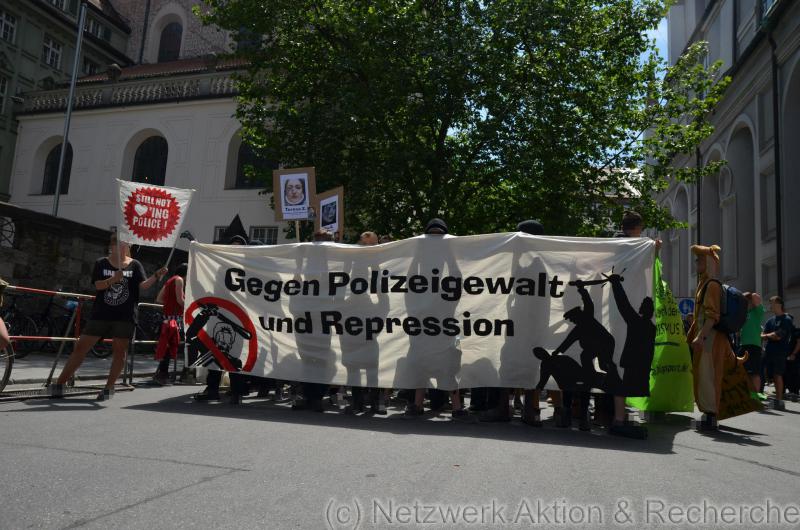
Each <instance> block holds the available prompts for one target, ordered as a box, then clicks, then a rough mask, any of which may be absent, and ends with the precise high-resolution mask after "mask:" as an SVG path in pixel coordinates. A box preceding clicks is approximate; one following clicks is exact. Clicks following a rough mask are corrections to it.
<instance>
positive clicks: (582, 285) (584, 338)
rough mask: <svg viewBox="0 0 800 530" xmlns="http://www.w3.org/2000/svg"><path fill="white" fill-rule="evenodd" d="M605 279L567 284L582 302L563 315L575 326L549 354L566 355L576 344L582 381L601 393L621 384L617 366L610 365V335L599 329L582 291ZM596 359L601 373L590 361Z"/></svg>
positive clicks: (590, 302)
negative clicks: (599, 389)
mask: <svg viewBox="0 0 800 530" xmlns="http://www.w3.org/2000/svg"><path fill="white" fill-rule="evenodd" d="M607 281H608V280H594V281H588V282H587V281H583V280H575V281H571V282H569V285H574V286H575V287H577V288H578V293H580V295H581V300H582V301H583V308H580V307H573V308H572V309H570V310H569V311H567V312H566V313H564V318H565V319H566V320H569V321H571V322H572V323H574V324H575V327H574V328H573V329H572V331H570V332H569V335H567V338H566V339H564V342H562V343H561V345H560V346H559V347H558V348H556V349H555V350H554V351H553V355H557V354H559V353H564V352H566V351H567V350H568V349H569V347H570V346H572V344H573V343H575V342H576V341H577V342H578V344H580V346H581V348H582V349H583V351H581V355H580V358H581V366H582V367H583V374H584V375H583V380H584V381H585V382H586V383H587V384H589V386H590V387H592V386H594V387H597V388H602V389H603V390H605V391H609V389H614V388H617V387H618V385H619V384H620V383H621V381H620V378H619V373H618V372H617V367H616V365H615V364H614V347H615V342H614V336H613V335H611V333H609V332H608V330H607V329H606V328H604V327H603V324H601V323H600V322H599V321H598V320H597V319H595V317H594V302H592V297H591V296H589V291H587V290H586V286H587V285H598V284H602V283H606V282H607ZM595 358H597V360H598V362H599V364H600V368H601V369H602V370H603V371H604V372H605V374H601V373H600V372H598V371H597V370H596V369H595V367H594V359H595Z"/></svg>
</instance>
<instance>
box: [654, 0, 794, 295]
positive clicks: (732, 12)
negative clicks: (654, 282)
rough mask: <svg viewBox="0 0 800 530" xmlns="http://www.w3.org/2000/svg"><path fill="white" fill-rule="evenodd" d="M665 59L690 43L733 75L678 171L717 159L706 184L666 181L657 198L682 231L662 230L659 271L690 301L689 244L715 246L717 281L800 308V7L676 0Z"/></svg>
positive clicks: (782, 0) (757, 0)
mask: <svg viewBox="0 0 800 530" xmlns="http://www.w3.org/2000/svg"><path fill="white" fill-rule="evenodd" d="M668 26H669V60H670V63H672V64H674V63H675V62H676V60H677V59H678V57H680V55H681V54H682V53H683V51H684V50H685V49H686V47H687V46H688V45H689V44H690V43H692V42H695V41H698V40H705V41H707V42H708V43H709V53H708V61H709V64H710V63H713V62H715V61H717V60H721V61H722V63H723V67H722V71H723V72H724V73H725V75H729V76H731V78H732V82H731V85H730V87H729V88H728V90H727V92H726V94H725V97H724V99H723V100H722V101H721V103H720V104H719V105H718V107H717V109H716V110H715V112H714V113H713V115H712V116H710V120H711V121H712V123H713V124H714V126H715V128H716V129H715V132H714V134H713V135H712V136H711V137H710V138H709V139H708V140H707V141H705V142H704V143H703V145H702V146H701V147H700V149H699V151H698V152H697V153H696V154H695V156H689V157H683V158H680V159H677V160H676V161H675V163H676V164H677V165H681V166H690V165H695V164H697V163H698V161H699V162H701V163H702V162H707V161H712V160H724V161H726V162H727V164H726V165H725V166H724V167H723V168H722V169H721V170H720V171H719V172H718V174H717V175H714V176H712V177H711V178H707V179H704V180H703V182H700V183H696V184H691V185H687V184H684V183H677V182H676V183H673V184H672V185H671V186H670V188H669V189H668V190H667V191H666V192H665V193H663V194H662V195H661V196H660V197H659V200H660V201H661V203H662V204H663V205H665V206H667V207H668V208H669V209H670V210H671V211H672V213H673V215H674V217H675V218H676V219H678V220H680V221H684V222H686V223H688V226H689V228H687V229H684V230H672V231H669V232H668V233H662V234H661V238H662V239H663V240H664V249H663V251H662V252H663V256H664V262H665V275H666V277H667V278H668V279H669V281H670V283H671V285H672V286H673V290H674V291H675V292H676V293H677V294H679V295H680V296H691V295H692V293H693V291H694V285H695V282H696V279H695V277H694V275H693V270H692V261H691V256H690V254H689V246H690V245H691V244H692V243H693V242H698V241H699V242H700V243H703V244H711V243H717V244H719V245H720V246H721V247H722V268H721V269H722V276H723V279H724V280H725V281H726V282H729V283H731V284H733V285H736V286H737V287H739V288H740V289H741V290H743V291H753V290H755V291H758V292H760V293H762V294H763V295H766V296H771V295H776V294H781V295H783V296H784V298H785V299H786V301H787V306H788V308H789V309H790V310H794V311H797V310H800V245H798V244H797V243H796V242H794V237H795V235H794V227H796V226H798V225H799V224H800V202H798V201H800V175H798V169H800V2H797V1H794V0H680V1H678V2H676V4H675V5H674V6H673V7H672V8H671V9H670V12H669V18H668Z"/></svg>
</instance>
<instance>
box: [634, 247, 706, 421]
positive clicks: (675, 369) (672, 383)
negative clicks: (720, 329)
mask: <svg viewBox="0 0 800 530" xmlns="http://www.w3.org/2000/svg"><path fill="white" fill-rule="evenodd" d="M653 296H654V299H655V308H656V315H655V316H656V346H655V352H654V355H653V364H652V366H651V368H650V396H649V397H636V398H628V400H627V403H628V405H630V406H631V407H635V408H637V409H639V410H644V411H648V412H692V411H694V389H693V385H692V359H691V356H690V355H689V346H688V344H687V343H686V334H685V333H684V331H683V321H682V320H681V317H680V312H679V311H678V304H677V302H675V297H673V296H672V291H670V289H669V285H667V282H665V281H663V280H662V279H661V260H660V259H659V258H656V262H655V266H654V267H653Z"/></svg>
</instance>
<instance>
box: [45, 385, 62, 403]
mask: <svg viewBox="0 0 800 530" xmlns="http://www.w3.org/2000/svg"><path fill="white" fill-rule="evenodd" d="M47 390H48V392H49V394H50V399H61V398H63V397H64V385H59V384H57V383H53V384H52V385H50V386H49V387H48V388H47Z"/></svg>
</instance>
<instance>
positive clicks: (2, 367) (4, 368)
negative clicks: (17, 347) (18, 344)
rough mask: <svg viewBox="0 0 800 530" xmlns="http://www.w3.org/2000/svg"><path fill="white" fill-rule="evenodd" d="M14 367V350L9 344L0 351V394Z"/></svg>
mask: <svg viewBox="0 0 800 530" xmlns="http://www.w3.org/2000/svg"><path fill="white" fill-rule="evenodd" d="M13 366H14V348H13V347H12V346H11V344H9V345H8V346H6V347H5V348H3V349H2V350H0V392H2V391H3V389H4V388H5V387H6V385H7V384H8V380H9V378H10V377H11V368H12V367H13Z"/></svg>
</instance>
